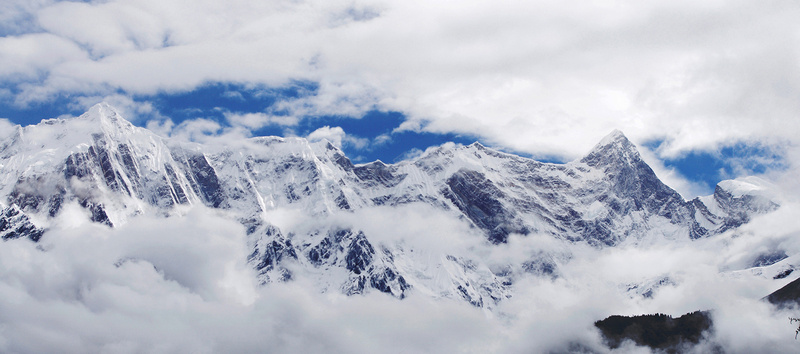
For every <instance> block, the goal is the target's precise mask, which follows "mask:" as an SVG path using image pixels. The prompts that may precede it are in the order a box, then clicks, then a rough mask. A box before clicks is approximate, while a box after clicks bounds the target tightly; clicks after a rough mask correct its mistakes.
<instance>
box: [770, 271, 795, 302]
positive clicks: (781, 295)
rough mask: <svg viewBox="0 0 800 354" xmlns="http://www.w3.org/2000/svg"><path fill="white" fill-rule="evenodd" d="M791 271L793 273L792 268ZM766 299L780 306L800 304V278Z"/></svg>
mask: <svg viewBox="0 0 800 354" xmlns="http://www.w3.org/2000/svg"><path fill="white" fill-rule="evenodd" d="M789 273H791V270H790V271H789ZM787 276H788V274H787ZM784 277H785V276H784ZM764 299H766V300H767V301H769V302H770V303H772V304H774V305H777V306H778V307H789V306H800V278H798V279H795V280H794V281H792V282H791V283H789V284H786V285H785V286H784V287H782V288H780V289H778V290H775V292H773V293H772V294H769V295H767V296H766V297H765V298H764Z"/></svg>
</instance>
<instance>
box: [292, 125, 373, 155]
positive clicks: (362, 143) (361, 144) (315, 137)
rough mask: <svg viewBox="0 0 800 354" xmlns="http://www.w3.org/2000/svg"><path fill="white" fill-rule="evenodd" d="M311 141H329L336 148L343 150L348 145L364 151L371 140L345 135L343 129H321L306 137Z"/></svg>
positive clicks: (326, 127)
mask: <svg viewBox="0 0 800 354" xmlns="http://www.w3.org/2000/svg"><path fill="white" fill-rule="evenodd" d="M306 139H308V140H309V141H320V140H323V139H325V140H327V141H329V142H330V143H331V144H333V145H334V146H336V147H338V148H341V147H342V146H343V145H348V146H350V147H352V148H354V149H356V150H360V149H364V148H366V147H367V146H368V145H369V139H366V138H361V137H357V136H353V135H349V134H347V133H345V131H344V129H342V127H330V126H327V125H326V126H324V127H321V128H319V129H317V130H315V131H313V132H311V133H309V134H308V136H306Z"/></svg>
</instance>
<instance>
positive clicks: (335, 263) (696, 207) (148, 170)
mask: <svg viewBox="0 0 800 354" xmlns="http://www.w3.org/2000/svg"><path fill="white" fill-rule="evenodd" d="M0 172H1V173H0V236H2V238H3V239H4V240H5V239H14V238H28V239H30V240H32V241H38V240H39V239H40V238H42V237H47V230H48V227H49V226H50V224H51V221H52V220H53V219H54V218H56V217H58V215H59V214H60V213H61V212H62V210H63V208H64V206H65V205H67V204H74V205H77V206H79V207H80V208H81V209H82V210H84V212H85V214H86V216H87V217H88V218H89V219H90V220H91V221H93V222H96V223H98V224H103V225H106V226H108V227H115V226H117V225H121V224H124V223H126V222H128V220H130V219H131V218H135V217H136V216H137V215H140V214H154V215H161V216H167V217H170V216H177V215H180V214H181V210H184V209H185V208H191V207H195V206H204V207H207V208H213V209H220V210H224V211H226V212H227V213H228V215H230V216H231V217H232V218H235V219H236V220H237V221H239V222H240V223H241V224H243V225H244V226H245V228H246V230H247V234H248V239H249V247H251V249H252V253H251V254H250V256H249V261H250V262H251V264H252V266H253V267H254V268H255V269H256V270H258V272H259V274H260V275H259V277H260V280H261V281H262V282H264V283H268V282H274V281H289V280H291V279H292V278H293V277H295V276H305V277H312V278H314V279H316V282H317V283H318V284H319V286H320V289H321V290H322V291H341V292H343V293H346V294H358V293H362V292H365V291H381V292H385V293H390V294H392V295H394V296H396V297H399V298H402V297H404V296H405V294H406V292H407V291H409V289H417V290H419V291H422V292H425V293H428V294H431V295H432V296H444V297H456V298H463V299H464V300H466V301H468V302H470V303H472V304H474V305H475V306H481V307H491V306H492V304H494V303H496V302H498V301H501V300H502V299H504V298H506V297H509V296H511V291H510V287H511V286H513V270H514V269H518V270H519V271H525V272H533V273H538V274H543V275H548V276H557V267H558V261H557V258H558V257H557V256H554V255H552V254H541V253H538V254H532V255H531V256H530V259H529V260H527V261H526V262H524V264H522V265H519V266H518V267H515V266H513V265H502V264H501V265H499V266H498V265H497V264H489V263H488V262H485V261H483V260H481V259H478V258H475V257H471V256H467V255H463V254H462V255H460V254H450V253H449V252H446V251H444V252H442V251H431V250H423V249H413V248H409V247H407V246H404V245H402V243H398V242H394V243H393V242H391V241H387V240H386V239H385V238H383V237H381V235H378V234H375V233H380V231H377V232H376V231H374V229H373V231H372V234H370V232H368V231H367V230H365V229H363V228H359V226H358V224H359V223H358V222H349V223H347V222H345V223H342V222H340V221H337V220H341V219H342V218H344V219H347V215H355V214H356V213H360V212H362V211H365V210H371V209H375V208H399V207H409V208H428V209H425V210H435V211H436V212H437V213H441V214H443V215H449V216H450V217H452V218H453V219H454V220H460V221H459V222H461V223H463V224H466V225H468V227H469V228H471V229H472V231H473V232H474V233H477V234H480V235H482V237H483V239H484V242H486V243H490V244H503V243H505V242H507V241H508V239H509V237H510V235H515V234H516V235H522V236H523V237H524V236H525V235H532V234H536V235H547V236H548V237H552V238H555V239H559V240H563V241H565V242H572V243H585V244H588V245H591V246H595V247H613V246H617V245H621V244H635V243H638V242H643V241H646V240H650V239H662V238H667V239H674V240H690V239H696V238H700V237H709V236H712V235H715V234H718V233H721V232H724V231H726V230H729V229H731V228H735V227H738V226H739V225H741V224H743V223H746V222H747V221H748V220H749V218H750V217H752V216H753V215H757V214H761V213H765V212H769V211H771V210H773V209H775V208H777V205H776V204H775V203H773V202H772V201H770V200H769V199H768V198H765V197H763V196H760V195H759V194H757V193H752V191H750V190H748V189H747V188H744V187H743V186H742V185H741V182H735V181H726V182H722V183H720V184H719V185H718V186H717V189H716V191H715V193H714V195H712V196H708V197H703V198H697V199H694V200H691V201H685V200H683V198H682V197H681V196H680V195H679V194H678V193H677V192H675V191H674V190H672V189H671V188H669V187H668V186H666V185H665V184H664V183H662V182H661V181H660V180H659V179H658V177H657V176H656V175H655V173H654V172H653V170H652V169H651V168H650V167H649V166H648V165H647V164H646V163H645V162H644V161H643V160H642V158H641V156H640V155H639V153H638V151H637V150H636V147H635V146H634V145H633V144H632V143H631V142H630V141H629V140H628V139H627V138H626V137H625V136H624V135H623V134H622V133H621V132H619V131H615V132H612V133H611V134H610V135H609V136H607V137H606V138H604V139H603V140H602V141H601V142H600V143H599V144H598V145H597V146H595V148H594V149H592V151H590V152H589V153H588V154H587V155H586V156H585V157H583V158H582V159H579V160H577V161H573V162H570V163H567V164H548V163H541V162H537V161H534V160H531V159H527V158H522V157H519V156H514V155H510V154H505V153H502V152H498V151H495V150H492V149H489V148H486V147H483V146H481V145H480V144H478V143H475V144H472V145H469V146H457V145H447V144H446V145H443V146H441V147H438V148H435V149H430V150H429V151H428V152H426V153H425V154H424V155H423V156H421V157H419V158H417V159H415V160H411V161H403V162H400V163H397V164H394V165H386V164H384V163H382V162H380V161H376V162H373V163H369V164H363V165H354V164H352V163H351V161H350V160H349V159H348V158H347V157H346V156H345V155H344V154H343V153H342V151H340V150H339V149H337V148H336V147H334V146H333V145H331V144H330V143H325V142H322V143H310V142H308V141H306V140H304V139H300V138H278V137H259V138H252V139H249V140H247V141H243V142H238V143H237V144H236V145H235V146H232V145H219V144H218V145H208V146H203V145H199V144H192V143H181V142H177V141H171V140H170V139H166V138H162V137H159V136H156V135H155V134H153V133H152V132H150V131H147V130H146V129H143V128H137V127H135V126H133V125H132V124H131V123H129V122H127V121H126V120H124V119H123V118H122V117H121V116H120V115H119V114H118V113H117V112H116V111H115V110H114V109H113V108H112V107H110V106H108V105H106V104H100V105H97V106H95V107H93V108H92V109H91V110H89V112H87V113H86V114H84V115H82V116H81V117H77V118H74V119H68V120H62V119H56V120H48V121H43V122H42V123H40V124H38V125H35V126H28V127H24V128H23V127H17V130H16V132H14V134H12V135H11V136H10V137H9V138H8V139H6V140H4V141H0ZM287 210H288V211H291V212H294V213H296V214H299V215H301V217H302V218H307V220H314V221H315V222H306V223H300V224H296V225H293V226H291V225H290V226H287V227H284V228H281V227H279V226H278V224H280V222H278V221H279V220H277V219H276V217H275V216H274V214H275V213H274V212H275V211H287ZM381 210H383V209H381ZM407 222H408V223H414V222H415V221H414V220H407ZM409 229H412V228H409ZM395 231H396V230H395ZM414 252H416V253H414ZM297 273H300V274H297Z"/></svg>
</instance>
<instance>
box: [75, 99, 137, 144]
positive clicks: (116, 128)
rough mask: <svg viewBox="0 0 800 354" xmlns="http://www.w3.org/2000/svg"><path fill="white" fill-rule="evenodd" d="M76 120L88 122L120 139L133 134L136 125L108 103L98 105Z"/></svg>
mask: <svg viewBox="0 0 800 354" xmlns="http://www.w3.org/2000/svg"><path fill="white" fill-rule="evenodd" d="M74 119H75V120H79V121H84V122H88V123H90V124H92V125H93V127H94V128H100V129H101V130H102V131H103V132H105V133H106V134H109V135H112V136H114V137H118V136H120V135H125V134H129V133H131V132H133V130H134V125H133V124H131V122H129V121H128V120H126V119H125V118H123V117H122V115H121V114H120V113H119V112H118V111H117V110H116V109H115V108H114V107H112V106H111V105H109V104H108V103H106V102H101V103H98V104H96V105H94V106H92V107H91V108H89V110H88V111H87V112H86V113H84V114H82V115H81V116H80V117H76V118H74Z"/></svg>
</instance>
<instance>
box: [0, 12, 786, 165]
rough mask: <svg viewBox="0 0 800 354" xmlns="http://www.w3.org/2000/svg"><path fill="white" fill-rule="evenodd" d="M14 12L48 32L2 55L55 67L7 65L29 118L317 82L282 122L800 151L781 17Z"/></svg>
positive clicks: (585, 144)
mask: <svg viewBox="0 0 800 354" xmlns="http://www.w3.org/2000/svg"><path fill="white" fill-rule="evenodd" d="M18 5H19V4H17V5H13V6H12V7H13V8H14V11H15V15H13V16H14V17H15V18H19V17H20V16H23V15H20V13H27V14H28V15H30V16H35V17H36V18H37V19H38V21H39V23H40V24H41V26H42V28H43V29H44V30H45V31H46V32H47V33H44V34H36V35H22V36H19V37H14V36H11V37H6V38H3V41H4V42H8V43H10V42H12V41H14V42H15V43H17V42H19V43H20V44H21V43H23V42H24V43H28V44H27V46H32V47H34V48H48V54H49V55H35V53H34V54H31V55H23V56H19V55H18V56H17V57H13V58H9V59H8V60H9V62H8V63H7V64H8V65H2V67H3V69H1V70H3V72H4V73H5V75H6V77H7V78H12V79H11V81H12V82H19V83H21V82H22V81H19V79H18V78H19V77H27V78H31V77H33V76H31V75H34V73H41V74H42V75H43V76H44V77H45V79H44V80H43V81H41V82H38V81H35V82H33V83H32V84H21V86H20V88H22V89H23V92H22V93H21V94H19V95H18V96H17V102H19V103H21V104H24V103H26V102H31V101H36V100H42V99H48V98H49V97H52V96H53V95H56V94H58V93H60V92H70V93H78V94H80V93H88V94H90V95H97V94H100V95H105V94H104V93H103V91H105V90H114V89H117V88H120V89H123V90H126V91H128V92H133V93H155V92H158V91H159V90H166V91H173V90H188V89H191V88H193V87H196V86H197V85H200V84H202V83H204V82H207V81H233V82H242V83H254V84H261V85H267V86H275V85H283V84H287V83H289V82H292V81H293V80H300V81H304V80H308V81H311V82H315V83H317V84H318V85H319V87H318V89H317V90H316V92H315V94H313V95H311V96H307V97H300V98H297V99H293V100H289V101H285V102H279V103H278V106H280V107H282V109H285V110H287V111H290V112H289V113H290V114H291V115H294V116H297V117H301V116H304V115H312V116H313V115H322V114H332V115H344V116H360V115H361V114H363V113H364V112H366V111H367V110H370V109H373V108H377V109H383V110H396V111H399V112H403V113H405V114H406V115H408V116H409V117H410V119H411V122H413V124H417V125H418V126H419V127H420V128H421V129H423V130H426V131H431V132H456V133H465V134H472V135H476V136H479V137H482V138H483V139H484V140H485V141H487V142H488V143H490V144H492V145H497V146H502V147H506V148H509V149H512V150H515V151H522V152H529V153H532V154H535V155H540V156H541V155H549V156H560V157H564V158H567V159H570V158H575V157H577V156H580V155H581V154H583V153H584V152H585V151H587V150H588V149H589V148H590V147H591V146H592V145H593V144H594V142H596V141H598V140H599V139H600V138H601V137H602V136H603V135H605V134H606V133H607V132H609V131H611V130H612V129H614V128H619V129H621V130H623V131H625V132H626V134H628V136H629V137H631V138H632V139H633V140H634V141H636V142H640V143H641V142H643V141H645V140H649V139H664V140H665V141H666V144H665V146H664V148H663V149H662V150H660V151H659V154H660V156H662V157H670V156H676V154H680V153H681V152H684V151H688V150H694V149H713V148H714V147H716V146H719V145H720V144H726V143H731V142H733V141H736V140H742V139H743V140H751V141H767V142H769V141H771V140H772V139H774V138H776V137H777V138H780V139H783V140H788V141H792V142H795V140H796V139H797V138H796V134H793V132H794V131H798V130H800V126H797V124H798V123H796V122H797V119H793V118H794V117H796V116H797V114H798V113H799V112H800V105H799V104H797V103H796V102H795V101H796V100H794V99H793V97H796V96H797V93H798V92H800V87H798V85H796V84H795V82H797V81H798V80H794V78H795V77H797V76H798V75H800V70H798V69H797V67H796V65H795V63H796V61H797V60H796V59H797V51H796V50H795V49H794V48H795V47H796V46H795V45H794V42H795V41H796V40H797V35H796V33H798V31H797V25H796V21H793V19H794V18H796V17H797V16H796V15H797V10H796V9H795V8H794V7H790V6H789V5H787V4H782V3H769V4H749V3H735V4H730V3H726V2H703V3H697V2H690V1H678V2H670V3H663V2H647V1H646V2H632V3H614V4H606V3H593V4H584V5H583V6H574V5H571V4H565V3H563V2H555V1H535V2H524V3H519V2H504V3H497V2H489V1H478V0H476V1H470V2H468V3H466V4H465V3H448V2H445V3H441V2H439V3H436V4H432V3H430V2H419V1H403V2H396V1H388V0H387V1H358V2H355V3H353V2H352V1H325V2H302V3H296V2H288V1H279V2H269V3H252V2H248V1H233V2H228V3H226V6H220V5H219V4H218V3H215V2H213V1H199V2H193V3H192V5H191V6H186V5H185V4H183V3H182V2H179V1H160V2H152V1H145V0H135V1H125V2H122V1H106V2H102V3H55V4H48V3H46V2H42V3H39V4H38V5H37V6H30V7H23V6H21V5H19V6H18ZM65 14H66V15H65ZM23 17H24V16H23ZM20 41H23V42H20ZM73 41H74V42H77V43H80V44H81V46H82V47H77V46H75V45H74V44H73ZM51 42H58V43H60V44H57V45H52V44H50V43H51ZM20 44H14V45H13V46H12V47H14V48H23V46H21V45H20ZM9 45H10V44H9ZM81 48H83V49H81ZM15 50H17V51H18V49H15ZM32 53H33V52H32ZM90 58H96V59H97V60H92V59H90ZM26 80H28V79H26Z"/></svg>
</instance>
